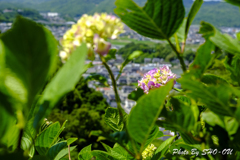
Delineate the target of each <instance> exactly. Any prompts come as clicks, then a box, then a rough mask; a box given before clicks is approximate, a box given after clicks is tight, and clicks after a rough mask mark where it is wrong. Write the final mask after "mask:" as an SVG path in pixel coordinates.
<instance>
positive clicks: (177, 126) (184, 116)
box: [157, 97, 198, 132]
mask: <svg viewBox="0 0 240 160" xmlns="http://www.w3.org/2000/svg"><path fill="white" fill-rule="evenodd" d="M170 104H171V105H172V108H173V111H166V112H162V114H161V116H164V117H165V119H164V120H158V121H157V124H158V125H160V126H161V127H163V128H165V129H169V130H172V131H181V132H190V131H191V130H192V129H193V127H194V125H195V123H196V121H197V118H198V115H195V113H194V112H195V110H197V111H198V108H197V107H196V106H194V105H191V106H190V105H189V103H186V102H184V101H181V100H180V99H176V98H174V97H173V98H171V100H170ZM197 114H198V113H197Z"/></svg>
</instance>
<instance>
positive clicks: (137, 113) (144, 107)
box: [127, 81, 173, 145]
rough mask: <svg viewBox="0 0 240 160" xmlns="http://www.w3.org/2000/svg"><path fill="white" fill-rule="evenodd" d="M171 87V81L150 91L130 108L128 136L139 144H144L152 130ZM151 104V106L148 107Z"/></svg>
mask: <svg viewBox="0 0 240 160" xmlns="http://www.w3.org/2000/svg"><path fill="white" fill-rule="evenodd" d="M172 87H173V81H170V82H168V83H167V84H166V85H165V86H162V87H160V88H159V89H155V90H153V91H150V93H149V94H147V95H144V96H142V97H141V98H139V100H138V101H137V105H136V106H135V107H133V108H132V110H131V112H130V114H129V118H128V124H127V129H128V133H129V135H130V136H131V137H132V138H133V139H134V140H136V141H137V142H139V143H142V145H144V143H146V140H147V138H148V136H149V134H150V133H151V131H152V130H153V128H154V125H155V121H156V120H157V118H158V116H159V114H160V113H161V111H162V108H163V104H164V102H165V97H166V96H167V95H168V93H169V91H170V90H171V89H172ZM149 104H151V106H149Z"/></svg>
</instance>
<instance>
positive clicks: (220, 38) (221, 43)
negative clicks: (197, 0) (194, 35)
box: [200, 22, 240, 55]
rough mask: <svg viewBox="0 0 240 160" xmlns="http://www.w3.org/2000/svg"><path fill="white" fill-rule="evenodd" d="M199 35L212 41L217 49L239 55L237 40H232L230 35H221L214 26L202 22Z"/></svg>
mask: <svg viewBox="0 0 240 160" xmlns="http://www.w3.org/2000/svg"><path fill="white" fill-rule="evenodd" d="M200 33H201V34H203V37H204V38H206V39H209V40H210V41H212V42H213V43H214V44H215V45H216V46H218V47H219V48H221V49H223V50H225V51H227V52H229V53H231V54H234V55H239V54H240V45H239V41H238V40H237V39H233V38H232V37H231V36H230V35H227V34H222V33H221V32H220V31H219V30H217V29H216V28H215V27H214V26H212V25H211V24H209V23H206V22H202V23H201V28H200Z"/></svg>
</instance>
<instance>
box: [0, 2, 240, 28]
mask: <svg viewBox="0 0 240 160" xmlns="http://www.w3.org/2000/svg"><path fill="white" fill-rule="evenodd" d="M134 1H135V2H136V3H138V4H139V5H140V6H143V5H144V4H145V2H146V0H134ZM6 2H8V3H6ZM114 2H115V0H37V1H33V0H0V9H1V8H3V6H4V7H5V8H6V7H9V6H16V7H17V6H18V7H19V8H22V6H23V5H24V6H27V7H29V8H34V9H37V10H38V11H42V12H44V11H45V12H49V11H51V12H60V13H61V14H62V16H66V15H68V16H71V17H80V16H81V15H82V14H84V13H88V14H93V13H95V12H107V13H114V12H113V10H114V8H115V5H114ZM183 2H184V5H185V8H186V13H188V12H189V10H190V7H191V5H192V3H193V1H192V0H183ZM9 3H11V4H9ZM202 20H203V21H207V22H210V23H212V24H214V25H215V26H218V27H219V26H227V27H240V12H239V8H238V7H235V6H232V5H230V4H228V3H225V2H205V3H204V4H203V6H202V8H201V9H200V11H199V13H198V14H197V16H196V19H195V20H194V22H193V24H199V23H200V21H202Z"/></svg>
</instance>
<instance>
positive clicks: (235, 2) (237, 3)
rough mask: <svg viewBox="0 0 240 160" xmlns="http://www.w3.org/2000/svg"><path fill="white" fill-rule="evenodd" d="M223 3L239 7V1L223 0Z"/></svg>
mask: <svg viewBox="0 0 240 160" xmlns="http://www.w3.org/2000/svg"><path fill="white" fill-rule="evenodd" d="M225 1H226V2H228V3H231V4H233V5H236V6H239V7H240V0H225Z"/></svg>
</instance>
